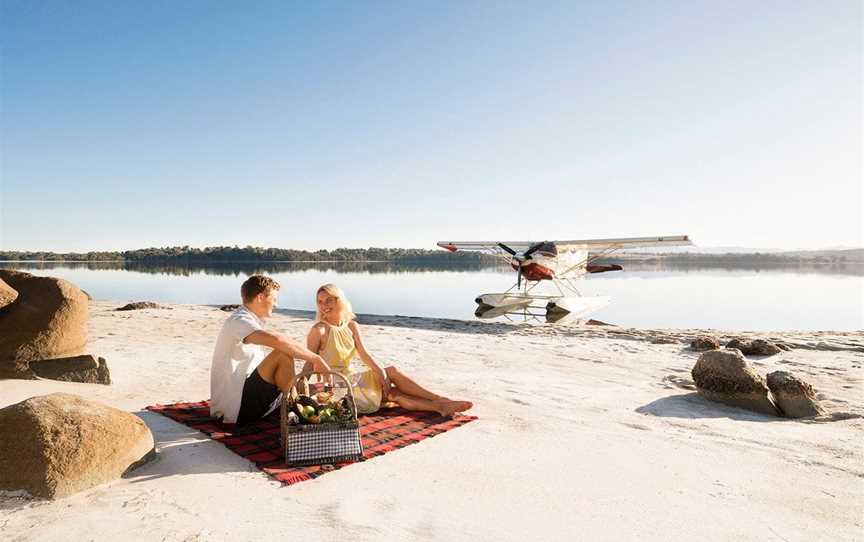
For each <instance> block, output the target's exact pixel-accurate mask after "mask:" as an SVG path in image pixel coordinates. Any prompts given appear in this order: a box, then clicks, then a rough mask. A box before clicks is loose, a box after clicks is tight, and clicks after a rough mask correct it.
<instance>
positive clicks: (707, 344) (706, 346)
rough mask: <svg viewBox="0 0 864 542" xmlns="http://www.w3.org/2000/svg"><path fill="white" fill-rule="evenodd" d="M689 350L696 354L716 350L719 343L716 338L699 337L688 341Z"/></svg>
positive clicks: (709, 336) (708, 336)
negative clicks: (694, 351)
mask: <svg viewBox="0 0 864 542" xmlns="http://www.w3.org/2000/svg"><path fill="white" fill-rule="evenodd" d="M690 348H692V349H693V350H696V351H697V352H701V351H703V350H717V349H718V348H720V341H719V340H717V337H712V336H711V335H699V336H698V337H696V338H695V339H693V340H692V341H690Z"/></svg>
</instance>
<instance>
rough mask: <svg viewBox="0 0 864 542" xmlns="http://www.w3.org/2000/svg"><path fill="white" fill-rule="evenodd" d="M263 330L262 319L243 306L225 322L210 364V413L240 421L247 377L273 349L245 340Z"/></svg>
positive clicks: (227, 419)
mask: <svg viewBox="0 0 864 542" xmlns="http://www.w3.org/2000/svg"><path fill="white" fill-rule="evenodd" d="M263 329H264V325H263V323H262V322H261V320H260V319H259V318H258V317H257V316H255V314H254V313H253V312H252V311H250V310H249V309H247V308H246V307H244V306H242V305H241V306H240V308H239V309H237V310H236V311H234V312H232V313H231V316H229V317H228V319H227V320H226V321H225V323H224V324H223V325H222V331H220V332H219V337H218V338H217V339H216V348H215V349H214V350H213V363H212V365H210V415H211V416H213V417H215V418H222V421H223V422H226V423H235V422H236V421H237V415H238V414H239V413H240V400H241V399H242V397H243V385H244V384H245V383H246V377H248V376H249V375H251V374H252V371H254V370H255V368H256V367H258V364H259V363H261V362H262V361H263V360H264V358H265V357H267V354H269V353H270V352H272V351H273V349H272V348H268V347H266V346H261V345H259V344H246V343H244V342H243V339H245V338H246V337H248V336H249V335H250V334H252V333H253V332H255V331H259V330H263Z"/></svg>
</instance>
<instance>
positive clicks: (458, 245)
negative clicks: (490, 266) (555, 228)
mask: <svg viewBox="0 0 864 542" xmlns="http://www.w3.org/2000/svg"><path fill="white" fill-rule="evenodd" d="M550 242H552V243H554V244H555V246H557V247H560V248H564V247H572V248H574V249H588V250H592V251H598V250H620V249H623V248H638V247H653V246H658V245H666V246H676V245H692V244H693V242H692V241H690V238H689V237H687V236H686V235H671V236H665V237H622V238H619V239H576V240H568V241H550ZM535 243H536V241H441V242H439V243H438V246H439V247H441V248H445V249H447V250H449V251H450V252H456V251H459V250H464V251H473V252H493V253H494V252H498V251H500V250H501V247H500V244H504V245H507V246H508V247H510V248H512V249H513V250H518V251H520V252H522V251H525V250H528V248H529V247H530V246H531V245H533V244H535Z"/></svg>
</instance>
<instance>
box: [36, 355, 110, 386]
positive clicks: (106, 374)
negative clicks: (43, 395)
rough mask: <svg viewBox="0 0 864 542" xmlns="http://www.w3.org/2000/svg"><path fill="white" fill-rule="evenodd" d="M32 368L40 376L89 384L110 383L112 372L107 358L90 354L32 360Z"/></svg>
mask: <svg viewBox="0 0 864 542" xmlns="http://www.w3.org/2000/svg"><path fill="white" fill-rule="evenodd" d="M30 370H31V371H33V373H34V374H35V375H36V376H38V377H40V378H50V379H52V380H61V381H64V382H84V383H87V384H110V383H111V373H110V371H108V365H107V364H106V363H105V358H98V359H97V358H96V357H95V356H93V355H91V354H88V355H86V356H75V357H71V358H59V359H47V360H41V361H31V362H30Z"/></svg>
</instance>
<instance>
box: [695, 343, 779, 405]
mask: <svg viewBox="0 0 864 542" xmlns="http://www.w3.org/2000/svg"><path fill="white" fill-rule="evenodd" d="M690 374H691V375H692V376H693V382H695V384H696V389H697V391H698V392H699V394H700V395H701V396H703V397H705V398H706V399H708V400H709V401H718V402H721V403H725V404H727V405H732V406H737V407H741V408H746V409H748V410H753V411H756V412H761V413H763V414H771V415H774V416H778V415H780V412H779V411H778V410H777V407H776V406H775V404H774V402H773V401H772V398H771V392H770V391H769V390H768V387H767V386H766V385H765V381H764V379H763V378H762V376H761V375H759V373H757V372H756V371H754V370H753V368H752V367H750V366H749V365H748V363H747V360H746V359H745V358H744V355H743V354H741V352H740V351H739V350H735V349H727V350H709V351H707V352H704V353H702V355H700V356H699V360H698V361H697V362H696V365H694V366H693V370H692V371H690Z"/></svg>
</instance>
